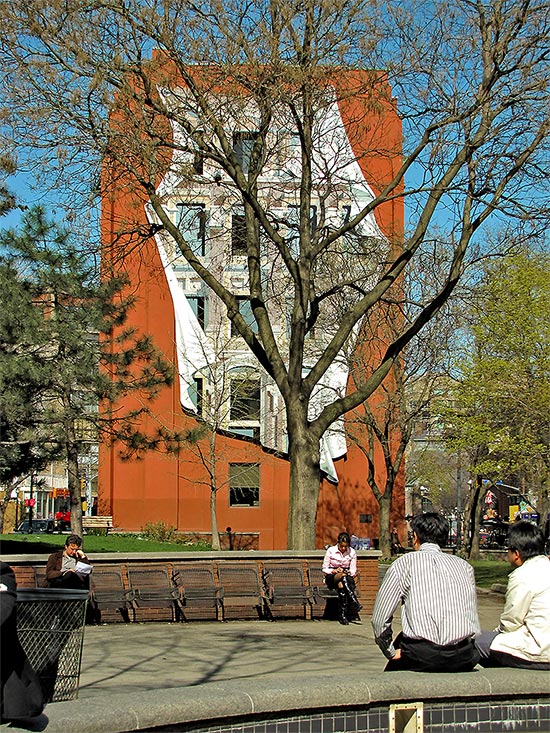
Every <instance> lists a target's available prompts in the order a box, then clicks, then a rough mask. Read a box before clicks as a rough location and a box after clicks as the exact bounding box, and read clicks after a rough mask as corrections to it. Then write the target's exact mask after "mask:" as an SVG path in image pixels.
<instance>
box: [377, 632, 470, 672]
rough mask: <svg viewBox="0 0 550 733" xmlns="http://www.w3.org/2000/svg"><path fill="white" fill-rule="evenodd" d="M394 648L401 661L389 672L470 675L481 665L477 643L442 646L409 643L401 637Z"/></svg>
mask: <svg viewBox="0 0 550 733" xmlns="http://www.w3.org/2000/svg"><path fill="white" fill-rule="evenodd" d="M394 646H395V647H396V649H397V648H399V649H401V657H400V658H399V659H396V660H393V659H390V661H389V662H388V663H387V665H386V669H385V671H386V672H397V671H398V670H404V669H409V670H413V671H415V672H470V671H471V670H472V669H473V668H474V667H475V666H476V664H477V663H478V662H479V652H478V651H477V649H476V647H475V644H474V640H473V639H464V640H463V641H459V642H458V643H457V644H449V645H448V646H441V645H439V644H434V643H433V642H432V641H427V640H426V639H408V638H406V637H404V636H403V635H402V634H398V636H397V638H396V639H395V641H394Z"/></svg>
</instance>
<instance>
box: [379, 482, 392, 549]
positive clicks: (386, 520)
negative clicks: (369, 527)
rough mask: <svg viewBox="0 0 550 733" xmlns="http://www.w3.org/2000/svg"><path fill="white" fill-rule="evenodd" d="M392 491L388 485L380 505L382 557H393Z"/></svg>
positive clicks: (380, 546)
mask: <svg viewBox="0 0 550 733" xmlns="http://www.w3.org/2000/svg"><path fill="white" fill-rule="evenodd" d="M391 500H392V491H391V489H390V488H389V487H387V486H386V491H385V492H384V494H382V496H381V497H380V500H379V501H378V506H379V508H380V517H379V531H378V549H379V550H380V552H381V553H382V557H384V558H387V559H389V558H390V557H391V531H390V509H391Z"/></svg>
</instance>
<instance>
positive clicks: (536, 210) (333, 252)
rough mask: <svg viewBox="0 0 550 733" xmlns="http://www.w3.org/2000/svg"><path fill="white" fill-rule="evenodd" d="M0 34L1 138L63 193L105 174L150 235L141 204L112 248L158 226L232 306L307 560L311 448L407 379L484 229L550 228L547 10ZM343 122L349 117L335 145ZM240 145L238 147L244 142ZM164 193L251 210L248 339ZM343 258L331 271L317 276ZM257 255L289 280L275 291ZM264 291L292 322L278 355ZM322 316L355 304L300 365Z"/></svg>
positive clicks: (30, 26)
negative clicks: (435, 273) (329, 379)
mask: <svg viewBox="0 0 550 733" xmlns="http://www.w3.org/2000/svg"><path fill="white" fill-rule="evenodd" d="M0 21H1V22H2V27H3V29H4V30H3V38H2V41H1V46H0V53H1V55H2V61H3V82H4V84H3V89H4V95H5V96H8V95H9V96H11V99H9V100H8V101H6V103H5V105H4V107H5V112H6V114H5V115H4V118H5V119H6V122H8V123H9V122H10V121H12V122H13V124H12V126H11V129H12V130H13V131H14V134H13V137H12V139H11V140H9V141H8V142H11V143H12V145H15V144H16V143H17V142H19V141H20V140H22V139H24V140H25V143H26V144H28V145H30V146H32V147H33V150H34V155H35V157H34V158H32V159H31V160H32V161H33V163H34V165H37V157H36V155H37V151H38V150H41V151H43V154H44V161H45V162H46V163H47V162H52V160H53V159H54V158H55V161H56V162H59V161H61V163H64V164H65V169H64V171H63V173H64V175H65V176H66V175H67V171H69V170H70V171H71V173H74V175H72V177H71V179H70V183H71V194H72V195H73V196H74V194H75V192H76V193H78V192H79V191H81V190H86V188H85V187H84V188H81V187H80V181H83V182H84V183H86V181H88V180H89V174H90V168H91V166H93V165H94V164H95V166H96V168H95V173H96V175H98V171H99V165H100V161H103V164H104V173H103V176H102V187H103V193H104V196H105V201H109V198H108V197H109V190H111V191H112V193H113V195H116V192H117V191H118V192H121V191H124V195H125V196H130V195H132V196H133V201H134V202H135V203H140V202H145V201H147V202H148V205H149V206H150V210H151V216H150V220H149V221H144V220H143V219H142V218H141V219H140V217H139V215H138V214H139V212H138V209H139V206H136V208H135V212H136V215H135V219H134V221H131V220H130V219H131V218H132V217H131V216H130V214H131V211H130V210H128V209H127V210H126V214H125V216H126V219H125V220H124V221H111V222H110V223H111V225H112V226H113V231H112V232H111V250H112V248H113V243H115V242H117V241H120V242H121V243H122V244H123V245H124V253H122V254H124V255H126V254H127V252H128V251H129V249H130V248H133V247H134V248H135V247H139V245H140V236H141V237H145V238H147V237H150V236H151V234H153V233H155V232H158V231H159V229H162V230H163V232H164V233H165V235H169V236H170V237H171V239H172V240H173V241H174V243H175V245H176V246H177V248H178V250H179V252H180V253H181V255H182V256H183V257H184V258H185V260H186V261H187V263H188V264H189V265H190V266H191V267H192V268H193V270H194V271H195V273H196V274H197V275H198V276H199V277H200V278H201V279H202V280H203V281H204V283H205V284H206V285H207V286H208V287H209V288H210V289H211V291H212V292H213V294H215V296H216V297H217V298H218V299H219V301H220V302H221V303H222V304H223V307H224V308H225V309H226V310H227V314H228V316H229V318H230V319H231V321H232V322H233V324H234V327H235V329H236V330H237V331H238V333H239V334H240V336H241V337H242V338H243V339H244V341H245V343H246V344H247V345H248V347H249V348H250V350H251V351H252V353H253V354H254V356H255V357H256V359H257V360H258V362H259V364H260V365H261V366H262V367H263V369H265V371H266V372H267V373H268V374H269V375H270V376H271V378H272V379H273V380H274V381H275V383H276V384H277V386H278V389H279V391H280V393H281V395H282V397H283V400H284V402H285V407H286V416H287V431H288V439H289V458H290V464H291V477H290V508H289V529H288V542H289V547H293V548H307V547H312V546H313V545H314V542H315V517H316V508H317V499H318V492H319V441H320V439H321V437H322V436H323V434H324V433H325V432H326V430H327V429H328V428H329V426H330V425H331V424H332V423H334V421H335V420H337V419H338V418H339V417H340V416H342V415H343V414H345V413H347V412H349V411H350V410H353V409H355V408H357V407H358V406H359V405H361V404H363V403H364V402H365V400H366V399H368V397H369V396H370V395H372V394H373V392H374V391H375V390H376V389H377V388H378V387H379V386H380V385H381V384H382V382H383V381H384V379H386V378H387V377H388V375H389V374H390V373H391V371H392V369H395V368H396V367H397V366H398V364H399V359H400V354H401V352H402V350H403V349H404V347H406V345H407V344H408V343H410V342H411V341H412V339H413V338H414V337H415V336H416V335H417V334H419V333H420V332H421V330H422V328H423V327H424V326H425V325H426V324H427V323H428V322H429V321H430V319H431V318H432V317H433V316H434V315H435V314H436V313H437V312H438V311H439V309H440V308H441V307H442V305H443V304H444V303H445V301H446V300H447V298H448V297H449V296H450V294H451V293H452V291H453V289H454V288H455V286H456V284H457V282H458V281H459V279H460V277H461V275H462V273H463V271H464V267H465V264H466V262H467V261H468V258H469V257H470V249H471V247H472V246H474V245H475V244H476V241H478V240H479V238H481V239H482V238H483V227H484V225H485V223H486V222H487V221H488V220H490V219H491V217H498V216H503V217H508V218H513V217H516V218H518V219H520V220H521V221H522V222H529V221H532V222H533V224H534V225H536V224H537V223H540V217H541V216H542V215H546V214H547V209H546V208H545V207H547V203H548V202H547V201H546V199H544V196H543V195H542V193H541V194H540V195H532V194H533V192H535V191H536V192H542V191H543V190H544V189H543V188H541V184H542V185H544V181H545V176H546V171H545V167H544V165H545V164H544V161H545V160H546V161H547V160H548V158H547V157H546V158H545V157H544V156H545V154H546V153H547V143H548V130H549V118H548V105H547V101H546V96H547V85H548V71H549V69H548V61H549V50H548V48H549V44H548V40H549V32H548V31H549V18H548V14H547V11H546V9H545V7H544V6H543V5H542V4H539V3H536V2H534V1H531V0H524V1H523V2H521V3H520V4H518V3H512V2H504V1H502V0H498V1H496V0H492V1H490V2H486V3H473V2H459V1H458V0H452V1H451V3H450V4H449V2H447V1H446V2H435V3H432V4H431V5H430V6H423V7H422V10H421V11H420V10H419V9H418V8H417V6H416V5H415V4H414V3H409V2H404V3H398V4H396V3H394V2H376V1H375V0H374V1H373V2H368V1H366V2H361V1H360V0H336V3H335V2H332V1H331V2H328V1H327V0H306V2H300V3H292V2H291V3H290V4H289V3H287V2H285V3H282V2H280V0H262V1H261V2H260V1H258V2H255V3H252V4H251V3H249V2H246V3H243V2H241V1H240V0H220V1H219V2H215V3H206V4H203V5H201V6H200V7H197V6H196V5H193V4H191V5H190V4H188V3H183V2H181V1H180V0H172V1H171V2H167V3H162V4H161V3H157V2H155V1H154V0H129V1H125V2H124V3H122V2H120V1H119V0H110V1H109V2H106V3H101V4H99V5H98V4H97V3H89V2H79V1H77V2H74V3H71V4H70V6H68V5H67V4H66V3H65V2H61V1H60V0H54V1H53V2H49V3H46V4H45V3H43V2H42V1H41V0H26V1H25V2H22V1H21V0H14V1H13V2H11V3H4V4H3V6H2V8H1V10H0ZM153 47H154V48H156V49H157V51H156V52H155V53H154V54H153V55H152V57H151V56H150V51H151V49H152V48H153ZM361 69H363V70H365V71H361ZM379 69H383V70H384V71H383V72H382V71H375V70H379ZM369 70H371V71H369ZM113 95H114V96H113ZM392 95H395V97H396V98H394V97H393V96H392ZM8 105H9V106H8ZM108 112H109V113H110V114H108ZM339 115H341V116H342V117H344V118H345V119H346V120H347V121H348V123H347V125H346V128H347V135H344V136H342V135H341V134H339V130H340V129H341V127H342V126H341V123H339V122H338V121H339V119H340V118H339ZM397 115H399V117H400V119H401V121H402V125H403V128H404V129H403V132H404V138H403V139H404V142H403V147H402V137H401V129H400V124H399V122H398V120H397ZM6 129H9V128H6ZM237 131H240V132H242V133H244V134H243V135H241V137H237V138H235V137H234V133H235V132H237ZM245 150H246V152H247V154H246V155H244V154H243V153H244V151H245ZM197 156H198V157H199V158H200V160H201V162H202V164H203V167H202V171H203V172H202V173H198V172H197V171H198V170H199V166H196V165H194V162H196V159H197ZM168 168H169V169H170V173H169V175H168V176H167V175H166V172H167V169H168ZM275 169H277V170H280V171H281V172H284V173H285V175H282V176H281V177H280V178H279V183H278V186H276V185H274V184H273V178H272V177H271V178H270V182H269V183H265V181H264V179H263V178H262V176H263V175H264V174H267V173H268V172H270V171H273V170H275ZM350 171H353V172H354V173H353V174H352V173H350ZM197 176H198V178H197ZM365 177H366V179H365ZM161 179H162V183H161V185H160V186H159V180H161ZM66 180H67V181H68V180H69V179H68V178H67V179H66ZM96 180H97V179H96ZM365 180H366V183H367V184H368V185H365ZM176 182H177V185H178V186H180V187H185V186H187V187H188V189H189V190H190V191H195V192H197V191H198V190H200V187H201V186H207V185H208V186H212V184H213V182H215V183H214V185H215V184H216V183H219V184H220V191H222V192H223V193H224V194H225V195H226V196H227V197H228V200H232V201H233V202H234V203H239V204H240V206H241V207H242V211H243V216H242V228H243V231H244V232H245V257H246V274H247V280H248V283H247V284H248V292H249V302H250V305H251V310H252V312H253V316H254V322H255V327H254V328H252V327H251V325H250V324H249V323H248V322H247V321H246V320H245V318H243V316H242V314H241V312H240V310H239V303H238V300H237V298H236V295H235V292H234V290H233V289H232V287H231V285H230V284H229V283H228V282H227V281H226V280H225V279H224V278H223V277H222V275H221V272H220V270H219V268H217V267H216V263H215V262H214V263H212V262H208V261H207V260H206V259H205V258H204V257H202V256H200V255H197V253H196V252H195V251H194V250H193V248H192V247H191V246H190V244H189V242H188V241H187V239H186V237H185V234H184V233H183V232H182V231H180V229H179V228H178V226H177V224H176V222H175V221H174V220H173V218H172V217H171V216H170V215H169V213H168V211H167V206H168V204H169V199H170V197H171V195H172V193H173V191H174V186H175V184H176ZM283 189H284V195H285V196H286V197H289V196H294V198H295V205H296V212H297V221H298V226H297V228H296V229H295V230H293V228H292V225H291V222H290V221H289V219H288V214H287V213H286V208H285V212H284V213H283V212H282V211H281V207H280V206H278V202H280V200H281V196H282V192H283ZM358 189H359V194H360V195H358V193H357V190H358ZM87 190H89V187H88V188H87ZM527 192H528V193H529V195H528V196H527V195H526V194H527ZM403 202H405V205H406V206H407V213H408V229H407V232H406V233H404V232H403V231H401V230H400V227H399V223H400V215H399V210H400V207H401V206H402V205H403ZM115 203H116V202H115ZM342 204H345V205H346V206H348V207H349V208H348V216H341V215H340V214H341V210H342V208H343V207H342ZM312 209H315V211H316V215H315V217H313V216H312ZM535 217H538V218H535ZM392 220H393V222H395V223H397V227H396V228H392V226H391V222H392ZM435 222H437V223H438V225H439V227H440V228H442V229H443V230H444V231H445V242H446V249H445V257H446V268H445V274H444V276H443V277H442V278H441V280H440V281H439V282H437V283H434V287H433V289H432V291H431V292H430V293H425V294H424V296H423V298H422V299H420V298H419V300H418V301H417V303H416V308H415V309H412V310H409V311H408V312H407V313H406V314H404V315H403V312H402V311H399V310H398V313H399V315H397V316H396V321H397V322H398V323H399V328H398V329H397V330H396V331H395V335H392V334H386V335H385V340H384V339H381V340H380V342H379V343H377V344H374V345H373V344H371V345H369V347H370V346H373V347H374V348H373V349H372V359H371V362H370V364H369V370H368V373H366V374H365V375H364V379H363V380H362V381H361V384H360V386H355V387H351V386H350V388H348V390H347V392H346V393H345V394H342V395H339V396H337V397H335V399H334V400H333V401H332V402H331V403H330V404H327V405H326V406H325V407H324V408H323V409H322V410H321V411H320V412H319V413H318V414H317V415H316V416H315V418H314V419H311V417H310V412H309V405H310V400H311V395H312V393H313V392H314V389H315V387H316V385H318V384H319V383H320V382H321V380H322V379H323V376H324V375H325V374H326V372H327V370H328V369H329V367H330V365H331V364H332V363H333V362H334V360H335V359H336V358H337V357H338V355H339V354H340V353H341V352H342V351H343V350H346V349H347V350H348V352H351V351H353V348H354V347H355V346H356V345H357V340H358V338H359V340H361V335H362V334H365V333H369V332H371V333H372V332H373V331H374V327H375V326H376V324H377V323H380V320H379V319H380V314H381V313H384V312H385V311H386V310H387V309H388V307H389V308H390V309H391V308H397V307H398V306H399V301H400V297H399V283H400V281H401V279H402V278H403V277H404V276H405V275H406V274H407V271H408V268H409V267H411V264H412V263H413V262H414V261H415V258H417V257H418V256H419V255H420V253H421V252H422V249H423V246H424V245H425V243H426V240H427V239H429V237H430V231H431V229H432V228H433V226H434V223H435ZM130 231H132V236H131V237H130V236H128V233H129V232H130ZM123 234H126V235H127V236H123ZM449 247H450V250H449ZM334 260H338V261H340V262H341V263H342V265H343V266H342V268H341V270H340V273H339V276H338V277H337V278H336V279H327V278H326V277H325V276H324V273H325V272H326V263H327V262H328V261H334ZM266 261H268V262H271V263H273V272H275V271H277V273H280V275H278V276H277V277H276V278H272V277H271V276H270V275H271V273H270V272H268V269H267V268H266V267H265V264H266ZM275 265H276V267H275ZM274 282H275V286H276V289H277V291H278V292H279V293H283V292H284V293H285V300H286V303H287V310H288V312H287V314H286V315H287V316H288V326H289V327H288V338H285V339H283V341H282V343H281V340H280V339H278V334H277V329H276V324H275V322H274V319H273V313H274V311H278V312H280V308H279V309H277V308H276V307H275V305H276V303H275V294H276V293H274V291H273V283H274ZM335 301H338V302H345V303H347V309H346V312H345V316H344V317H343V318H342V319H340V320H339V321H338V322H337V323H334V324H333V325H334V328H333V329H331V330H325V329H323V333H322V337H320V338H319V339H316V343H315V348H314V349H311V350H309V348H308V346H309V343H310V340H311V338H312V335H314V334H317V333H318V331H316V328H317V327H318V326H319V324H321V323H323V321H324V319H325V318H327V319H328V320H329V321H330V313H331V312H332V310H333V307H334V303H335ZM361 346H362V347H363V344H362V345H361ZM304 367H307V368H306V369H304Z"/></svg>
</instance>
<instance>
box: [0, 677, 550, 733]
mask: <svg viewBox="0 0 550 733" xmlns="http://www.w3.org/2000/svg"><path fill="white" fill-rule="evenodd" d="M540 698H542V699H549V700H550V696H549V684H548V673H547V672H538V671H525V670H521V671H519V670H513V669H478V670H476V671H474V672H468V673H462V674H425V673H415V672H392V673H387V674H383V675H380V676H379V677H378V678H376V679H373V680H370V681H367V680H353V679H351V680H347V681H343V682H342V683H341V684H335V683H334V681H333V680H327V676H326V675H325V676H319V677H306V678H301V679H299V680H297V681H296V680H274V679H270V680H258V681H255V682H253V681H250V680H248V681H232V682H227V683H219V682H218V683H207V684H202V685H198V686H188V687H174V688H168V689H162V690H151V691H148V692H145V693H144V692H139V693H137V692H136V693H129V694H120V693H115V694H113V695H110V696H109V697H108V699H106V698H105V697H102V698H94V697H91V698H87V699H85V700H82V701H79V700H74V701H70V702H61V703H54V704H51V705H49V706H48V707H47V708H46V711H45V715H46V716H47V718H48V721H46V722H47V733H66V731H67V730H78V731H79V733H106V731H108V732H109V733H127V732H128V731H139V730H144V731H146V730H147V731H148V730H150V729H152V728H158V729H163V728H168V727H169V726H177V725H182V726H185V725H189V724H192V723H196V724H197V725H200V724H204V725H206V724H207V723H208V722H209V721H218V722H219V721H220V720H223V721H226V722H227V723H228V724H230V723H233V724H235V723H236V722H237V721H241V722H244V721H246V720H248V719H250V718H251V717H252V718H253V717H254V716H262V715H263V716H266V715H267V716H271V717H272V718H273V720H276V719H277V718H281V717H284V716H290V715H293V714H300V713H302V714H303V713H304V712H306V711H315V712H319V711H327V712H328V711H333V712H337V711H340V710H345V709H349V708H353V707H356V706H363V707H365V706H369V705H370V706H372V705H389V704H390V703H392V702H417V701H424V702H426V701H430V702H439V703H441V702H444V701H449V703H456V702H457V701H462V702H464V701H465V702H466V703H468V702H471V703H473V704H474V703H478V702H480V701H484V700H490V701H491V703H493V704H495V703H498V701H499V700H502V701H519V700H520V699H524V700H537V699H540ZM335 701H341V702H335ZM4 729H5V730H6V733H18V732H20V731H22V730H27V731H28V728H26V729H21V728H14V727H11V726H10V727H7V726H0V730H4Z"/></svg>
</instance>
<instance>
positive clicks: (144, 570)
mask: <svg viewBox="0 0 550 733" xmlns="http://www.w3.org/2000/svg"><path fill="white" fill-rule="evenodd" d="M126 572H127V574H128V585H129V588H130V590H131V591H132V592H133V598H132V601H133V609H134V620H135V618H136V615H137V614H138V613H139V614H140V616H141V617H143V618H147V619H151V618H152V619H154V620H169V621H172V620H175V621H178V620H179V618H180V615H181V608H182V602H181V593H180V591H179V589H178V588H177V587H176V586H175V585H174V584H173V582H172V579H171V578H170V575H169V573H168V569H167V568H166V567H165V566H163V565H162V566H161V565H152V564H151V565H137V564H133V563H132V564H129V565H128V566H127V569H126ZM167 610H168V612H169V614H168V618H162V616H163V615H164V616H166V611H167ZM163 611H164V614H163Z"/></svg>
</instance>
